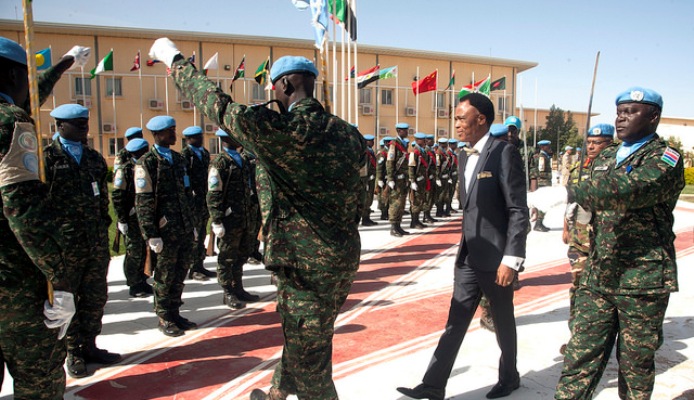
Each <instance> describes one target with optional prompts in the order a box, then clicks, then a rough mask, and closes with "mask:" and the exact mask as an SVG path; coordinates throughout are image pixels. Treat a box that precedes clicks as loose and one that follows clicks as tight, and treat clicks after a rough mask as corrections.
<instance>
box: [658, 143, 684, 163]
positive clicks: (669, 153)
mask: <svg viewBox="0 0 694 400" xmlns="http://www.w3.org/2000/svg"><path fill="white" fill-rule="evenodd" d="M660 159H661V160H662V161H664V162H665V164H667V165H669V166H671V167H674V166H675V165H677V162H678V161H679V160H680V153H678V152H677V150H675V149H673V148H671V147H666V148H665V152H663V156H662V157H660Z"/></svg>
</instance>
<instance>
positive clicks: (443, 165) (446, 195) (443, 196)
mask: <svg viewBox="0 0 694 400" xmlns="http://www.w3.org/2000/svg"><path fill="white" fill-rule="evenodd" d="M436 159H437V162H436V164H437V165H438V166H439V167H438V175H437V176H436V180H437V181H438V182H437V183H436V184H437V186H438V189H437V190H436V216H437V217H443V216H445V205H446V204H448V202H449V199H450V195H451V191H450V183H449V182H448V180H449V179H451V159H450V157H448V154H447V152H446V150H444V149H442V148H441V147H438V148H437V149H436ZM439 182H440V183H441V185H440V186H439V185H438V183H439Z"/></svg>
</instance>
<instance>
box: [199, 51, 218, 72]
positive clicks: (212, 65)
mask: <svg viewBox="0 0 694 400" xmlns="http://www.w3.org/2000/svg"><path fill="white" fill-rule="evenodd" d="M218 57H219V53H218V52H217V53H214V55H213V56H212V57H210V59H209V60H207V62H206V63H205V66H204V67H203V68H202V69H203V70H204V71H203V72H204V73H205V75H207V71H208V70H210V69H217V68H219V63H218V62H217V58H218Z"/></svg>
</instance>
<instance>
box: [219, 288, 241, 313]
mask: <svg viewBox="0 0 694 400" xmlns="http://www.w3.org/2000/svg"><path fill="white" fill-rule="evenodd" d="M233 290H234V289H232V288H224V294H223V295H222V304H224V305H225V306H228V307H229V308H231V309H232V310H240V309H242V308H245V307H246V303H244V302H243V301H241V300H239V299H238V297H236V295H234V293H233Z"/></svg>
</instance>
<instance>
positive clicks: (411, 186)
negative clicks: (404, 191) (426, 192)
mask: <svg viewBox="0 0 694 400" xmlns="http://www.w3.org/2000/svg"><path fill="white" fill-rule="evenodd" d="M410 189H412V190H414V191H415V192H416V191H417V189H419V187H418V186H417V182H412V183H410Z"/></svg>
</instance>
